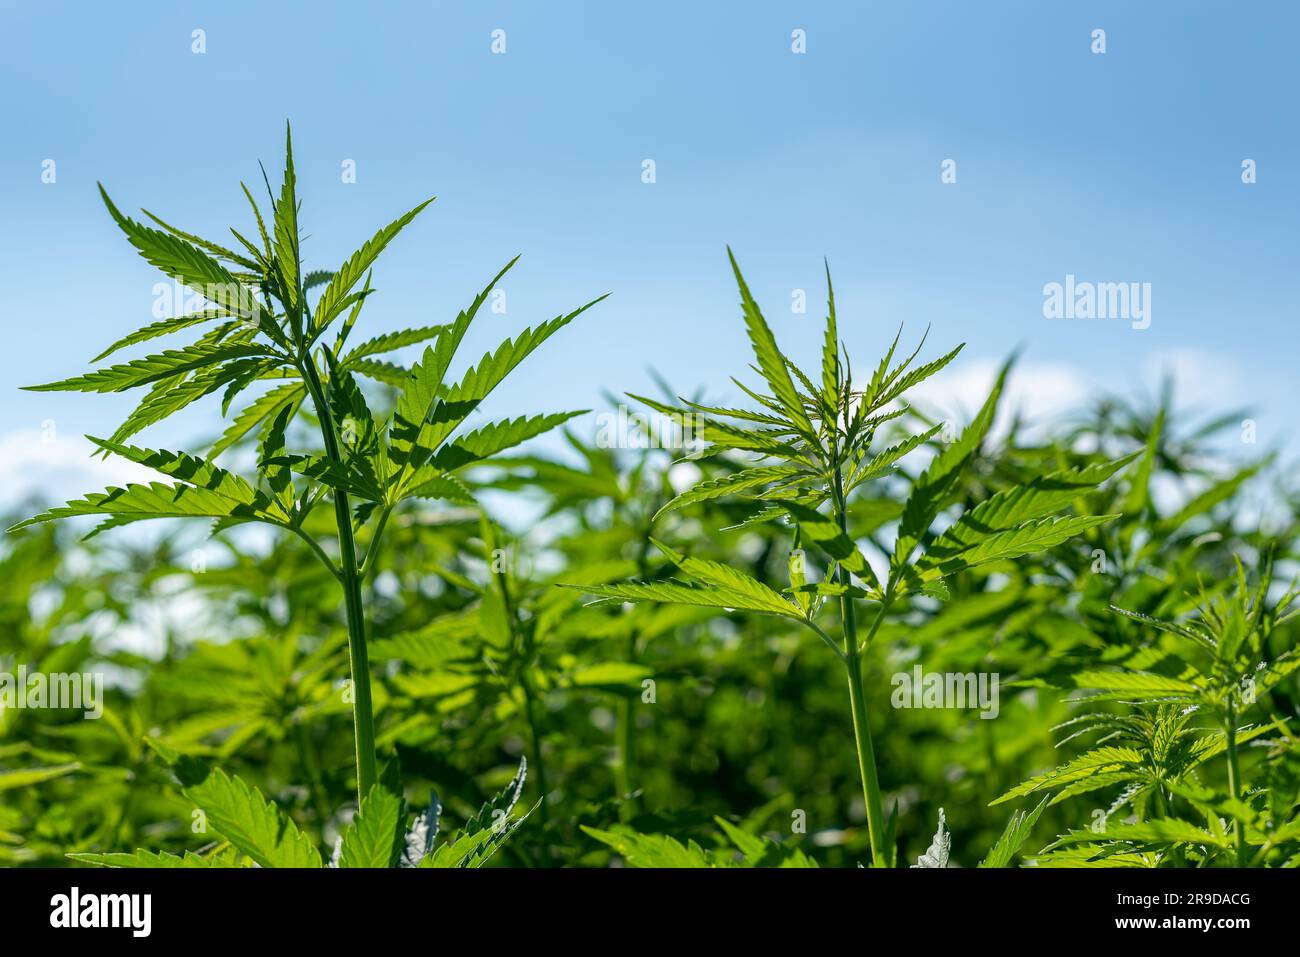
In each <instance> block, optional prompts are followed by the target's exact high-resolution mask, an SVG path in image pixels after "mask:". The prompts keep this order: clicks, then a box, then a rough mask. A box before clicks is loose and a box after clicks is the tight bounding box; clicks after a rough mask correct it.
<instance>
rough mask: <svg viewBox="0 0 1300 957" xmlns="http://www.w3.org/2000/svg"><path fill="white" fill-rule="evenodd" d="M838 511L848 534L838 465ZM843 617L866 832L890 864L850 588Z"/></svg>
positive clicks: (876, 860) (877, 859)
mask: <svg viewBox="0 0 1300 957" xmlns="http://www.w3.org/2000/svg"><path fill="white" fill-rule="evenodd" d="M835 511H836V518H837V520H838V521H839V525H840V530H841V531H843V532H845V533H846V534H847V532H848V518H847V516H846V514H845V502H844V483H843V479H842V477H841V476H840V472H839V469H838V468H837V469H836V470H835ZM837 576H838V578H839V582H840V584H841V585H846V586H847V585H849V584H850V579H849V572H848V570H847V569H846V568H845V567H844V566H843V565H841V566H840V567H839V569H838V570H837ZM888 607H889V606H888V604H887V603H886V604H882V605H881V606H880V611H879V612H878V613H877V614H876V620H875V621H874V622H873V623H872V625H871V631H870V633H869V634H868V636H867V642H870V641H871V639H872V638H873V637H874V636H875V634H876V629H877V628H879V627H880V622H881V620H882V619H884V617H885V611H886V609H887V608H888ZM840 618H841V623H842V625H843V628H844V666H845V670H846V671H847V672H848V679H849V702H850V705H851V707H852V711H853V736H854V739H855V740H856V742H857V747H858V771H859V773H860V774H861V776H862V796H863V798H864V799H865V800H866V805H867V833H868V835H869V838H870V841H871V862H872V864H873V865H874V866H876V867H886V866H888V865H889V855H888V853H887V849H886V847H885V815H884V807H883V804H882V802H881V799H880V779H879V777H878V776H877V774H876V752H875V748H874V747H873V745H872V742H871V719H870V716H869V715H868V713H867V696H866V692H865V690H864V689H863V684H862V656H861V651H860V648H859V645H858V619H857V609H856V608H855V607H854V604H853V596H852V595H850V594H849V593H848V592H847V590H846V591H845V593H844V594H843V595H841V596H840Z"/></svg>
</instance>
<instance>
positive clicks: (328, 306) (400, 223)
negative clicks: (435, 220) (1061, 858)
mask: <svg viewBox="0 0 1300 957" xmlns="http://www.w3.org/2000/svg"><path fill="white" fill-rule="evenodd" d="M432 202H433V197H430V198H429V199H426V200H425V201H424V202H423V203H421V204H420V205H418V206H416V207H415V208H414V209H412V210H411V211H410V212H407V213H403V214H402V215H401V216H399V217H397V219H395V220H393V221H392V222H391V223H389V224H388V225H387V226H385V227H384V228H383V229H381V230H379V232H377V233H375V235H374V236H372V237H371V238H370V239H369V240H367V241H366V243H365V245H363V246H362V247H361V248H360V249H358V250H357V251H356V252H355V253H353V254H352V255H351V257H349V258H348V261H347V262H345V263H344V264H343V265H342V267H340V268H339V270H338V271H337V272H335V273H334V276H333V277H332V278H331V279H330V281H329V285H327V286H326V287H325V291H324V292H322V293H321V294H320V299H318V300H317V301H316V312H315V314H314V315H313V316H312V323H313V325H312V328H313V330H314V333H316V334H319V332H320V331H321V330H322V329H324V328H325V327H326V326H328V325H329V324H330V323H331V322H333V321H334V319H335V317H337V316H338V314H339V313H340V312H342V311H343V309H344V308H345V303H344V300H345V299H346V298H347V297H348V294H349V293H351V291H352V287H353V286H355V285H356V284H357V283H358V282H359V281H360V279H361V277H362V276H363V275H364V274H365V272H366V270H368V269H369V268H370V267H371V265H372V264H373V263H374V261H375V259H376V258H377V257H378V256H379V254H380V253H381V252H383V250H384V247H385V246H387V245H388V244H389V243H390V242H392V241H393V239H394V238H395V237H396V236H397V234H398V233H400V232H401V231H402V230H403V229H404V228H405V227H406V225H407V224H408V223H410V222H411V220H413V219H415V217H416V216H418V215H419V214H420V213H421V211H423V209H424V208H425V207H426V206H428V205H429V204H430V203H432ZM313 338H314V336H313Z"/></svg>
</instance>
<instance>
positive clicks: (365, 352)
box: [341, 325, 449, 369]
mask: <svg viewBox="0 0 1300 957" xmlns="http://www.w3.org/2000/svg"><path fill="white" fill-rule="evenodd" d="M448 328H449V327H448V326H445V325H444V326H423V327H421V328H419V329H401V330H399V331H397V332H386V333H384V334H383V335H381V336H376V337H375V338H373V339H368V340H367V341H365V342H363V343H361V344H360V345H358V346H354V347H353V348H352V350H351V351H350V352H348V354H347V355H346V356H344V357H343V361H342V363H341V364H342V366H343V368H345V369H346V368H347V367H348V366H349V365H351V364H352V363H354V362H356V361H358V360H360V359H364V358H366V357H367V356H375V355H380V354H382V353H385V352H392V351H393V350H394V349H401V348H404V347H406V346H413V345H415V344H416V343H420V342H424V341H426V340H428V339H433V338H436V337H437V336H440V335H442V333H444V332H446V331H447V329H448Z"/></svg>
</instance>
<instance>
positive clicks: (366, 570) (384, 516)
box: [360, 505, 393, 582]
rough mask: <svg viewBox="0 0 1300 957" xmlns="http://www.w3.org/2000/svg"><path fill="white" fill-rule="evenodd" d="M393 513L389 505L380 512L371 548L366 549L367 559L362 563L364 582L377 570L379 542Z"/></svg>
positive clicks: (371, 537)
mask: <svg viewBox="0 0 1300 957" xmlns="http://www.w3.org/2000/svg"><path fill="white" fill-rule="evenodd" d="M392 512H393V509H392V507H391V506H388V505H385V506H384V507H383V508H382V509H380V511H379V520H378V521H377V522H375V530H374V532H372V533H371V535H370V547H369V548H367V549H366V557H365V559H364V560H362V562H361V573H360V574H361V581H362V582H365V580H366V579H367V578H368V577H370V575H371V573H372V572H374V570H375V556H376V555H378V554H379V542H380V540H381V539H383V537H384V528H385V527H386V526H387V525H388V517H389V515H391V514H392Z"/></svg>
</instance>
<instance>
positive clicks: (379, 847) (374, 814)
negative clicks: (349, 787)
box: [339, 784, 402, 867]
mask: <svg viewBox="0 0 1300 957" xmlns="http://www.w3.org/2000/svg"><path fill="white" fill-rule="evenodd" d="M401 817H402V801H401V798H399V797H397V795H395V794H393V793H392V792H390V791H389V790H388V789H387V788H385V787H383V786H382V785H378V784H377V785H375V786H374V787H373V788H371V789H370V793H369V794H367V795H366V796H365V798H364V799H363V800H362V801H361V807H360V809H359V810H358V811H357V815H356V817H354V818H353V819H352V823H351V824H350V825H349V826H348V828H347V829H346V830H345V831H344V832H343V842H342V845H341V849H340V851H339V867H392V866H393V865H394V864H396V863H397V854H398V851H399V844H398V841H399V839H400V838H401V836H402V831H401Z"/></svg>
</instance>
